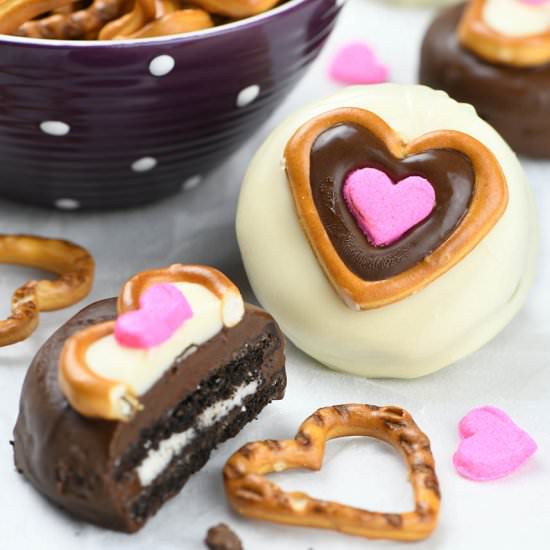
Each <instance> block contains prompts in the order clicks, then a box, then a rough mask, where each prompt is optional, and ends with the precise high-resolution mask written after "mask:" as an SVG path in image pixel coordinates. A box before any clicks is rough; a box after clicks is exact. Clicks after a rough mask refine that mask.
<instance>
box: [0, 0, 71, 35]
mask: <svg viewBox="0 0 550 550" xmlns="http://www.w3.org/2000/svg"><path fill="white" fill-rule="evenodd" d="M74 1H75V0H2V1H0V34H13V33H15V32H16V31H17V29H18V28H19V27H20V26H21V25H22V24H23V23H25V21H29V20H31V19H34V18H35V17H38V16H39V15H41V14H43V13H47V12H49V11H51V10H53V9H56V8H60V7H63V6H66V5H68V4H72V3H73V2H74Z"/></svg>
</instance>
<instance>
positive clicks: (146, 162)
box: [132, 157, 158, 172]
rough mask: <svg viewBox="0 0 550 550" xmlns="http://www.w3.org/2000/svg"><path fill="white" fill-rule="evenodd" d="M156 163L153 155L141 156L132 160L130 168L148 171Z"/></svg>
mask: <svg viewBox="0 0 550 550" xmlns="http://www.w3.org/2000/svg"><path fill="white" fill-rule="evenodd" d="M157 164H158V163H157V159H156V158H154V157H142V158H140V159H137V160H135V161H134V162H132V170H133V171H134V172H148V171H149V170H152V169H153V168H154V167H155V166H156V165H157Z"/></svg>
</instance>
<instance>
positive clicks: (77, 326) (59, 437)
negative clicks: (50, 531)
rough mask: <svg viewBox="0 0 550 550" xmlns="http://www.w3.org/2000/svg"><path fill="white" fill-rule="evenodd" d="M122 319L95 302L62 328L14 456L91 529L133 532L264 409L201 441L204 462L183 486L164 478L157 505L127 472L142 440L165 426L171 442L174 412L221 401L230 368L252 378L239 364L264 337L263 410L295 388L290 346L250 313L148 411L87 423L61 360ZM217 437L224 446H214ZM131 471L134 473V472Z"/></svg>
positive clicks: (21, 423) (30, 395)
mask: <svg viewBox="0 0 550 550" xmlns="http://www.w3.org/2000/svg"><path fill="white" fill-rule="evenodd" d="M115 316H116V300H115V299H109V300H103V301H101V302H97V303H95V304H92V305H91V306H89V307H87V308H85V309H84V310H82V311H81V312H80V313H78V314H77V315H76V316H75V317H73V319H71V320H70V321H69V322H68V323H66V324H65V325H64V326H62V327H61V328H60V329H59V330H58V331H57V332H56V333H55V334H54V335H53V336H52V337H51V338H50V339H49V340H48V341H47V342H46V343H45V344H44V346H43V347H42V348H41V349H40V351H39V352H38V354H37V355H36V357H35V359H34V361H33V363H32V365H31V367H30V369H29V371H28V373H27V376H26V378H25V382H24V385H23V389H22V394H21V401H20V411H19V417H18V419H17V424H16V426H15V430H14V453H15V465H16V468H17V469H18V470H19V472H21V473H22V474H23V475H24V476H25V477H26V478H27V479H28V480H29V481H30V482H31V483H32V484H33V485H34V486H35V487H36V488H37V489H38V490H39V491H40V492H41V493H43V494H44V495H45V496H46V497H48V498H49V499H51V500H52V501H53V502H55V503H56V504H58V505H59V506H61V507H62V508H64V509H65V510H67V511H68V512H70V513H71V514H73V515H74V516H77V517H79V518H81V519H84V520H86V521H89V522H91V523H95V524H97V525H100V526H103V527H107V528H110V529H115V530H120V531H128V532H132V531H135V530H137V529H139V528H140V527H141V526H142V525H143V523H144V521H145V520H146V519H147V517H148V516H149V515H152V514H153V513H155V512H156V510H157V509H158V508H159V507H160V505H161V504H162V502H164V500H166V499H167V498H169V497H171V496H173V495H174V494H176V493H177V492H178V491H179V489H180V488H181V486H183V484H184V483H185V481H186V479H187V477H188V476H189V475H190V473H192V472H193V471H195V470H196V469H198V468H199V467H201V466H202V464H204V462H206V460H207V459H208V456H209V454H210V450H211V449H212V448H213V447H215V446H216V444H217V443H219V442H220V441H221V436H222V435H223V436H224V437H225V438H227V437H229V436H231V435H235V433H236V432H237V431H238V430H237V429H236V428H240V427H242V425H244V423H246V422H247V421H249V420H252V419H253V418H254V416H255V415H256V414H257V413H258V412H259V410H258V408H259V407H256V410H254V407H252V406H251V407H247V409H250V410H247V411H244V412H242V411H241V409H240V408H239V410H238V411H234V414H233V415H232V418H231V420H232V422H233V425H232V426H222V427H221V428H219V429H216V430H215V431H213V432H212V433H211V434H207V436H208V437H207V439H209V440H211V441H208V442H207V443H208V444H207V445H202V442H201V441H200V436H198V439H199V441H195V443H194V444H193V447H194V449H193V450H195V448H197V449H199V450H200V453H199V454H200V456H198V457H194V458H193V460H194V462H195V464H194V465H193V464H192V465H191V466H190V468H191V471H186V472H184V473H183V474H184V475H183V474H182V472H181V470H182V468H181V466H178V468H179V473H178V476H179V477H178V478H177V479H176V478H174V477H173V478H171V479H167V478H165V479H164V480H163V479H162V477H163V476H162V475H161V476H160V478H161V479H160V481H161V482H163V483H164V485H163V487H164V489H165V492H166V494H163V495H159V494H153V493H154V491H153V490H149V493H151V494H147V495H146V496H147V498H148V499H149V498H151V499H154V503H153V504H154V505H151V504H150V503H147V502H144V501H143V498H142V500H141V501H140V500H139V497H140V496H141V495H142V493H143V492H144V488H142V487H141V486H140V484H139V481H138V478H137V476H136V474H135V472H134V471H133V470H129V469H128V470H127V471H121V468H122V469H123V466H124V463H123V458H124V457H125V456H128V453H129V451H130V450H131V449H132V448H133V447H134V448H135V447H136V444H137V443H139V442H140V440H141V441H143V440H144V439H146V440H148V441H151V440H152V439H153V441H154V438H152V435H151V434H152V429H151V426H154V425H155V424H156V425H160V426H164V431H165V434H164V437H166V436H169V435H170V434H171V433H170V432H169V431H168V428H169V427H174V426H173V425H170V424H169V422H172V423H173V422H174V414H173V411H176V410H177V408H178V405H179V406H180V407H181V404H182V402H183V403H184V404H186V403H187V402H188V401H189V400H191V402H192V403H193V404H194V405H195V406H196V409H195V410H194V411H192V412H193V413H196V412H200V410H201V407H202V408H204V406H205V405H207V404H208V403H206V401H208V399H209V398H210V397H209V396H210V395H211V394H212V393H214V392H212V391H210V388H209V387H208V385H207V384H206V383H205V380H212V379H213V380H214V382H215V384H216V386H219V387H222V388H223V385H224V380H223V378H224V374H225V371H222V370H220V368H221V367H223V366H224V365H228V364H231V363H232V362H233V364H234V365H236V368H234V369H233V370H234V371H237V372H238V373H239V372H241V371H242V370H246V369H242V368H241V363H238V361H239V358H238V357H237V355H236V354H237V351H238V350H241V351H242V350H243V349H244V350H245V352H246V351H247V350H248V349H249V348H251V347H252V343H253V342H255V341H258V340H259V339H261V338H264V339H265V338H266V337H268V338H270V340H271V341H272V342H274V344H273V345H272V346H271V348H270V353H269V356H268V357H261V361H262V362H261V366H260V370H259V371H258V372H259V373H261V378H262V380H263V381H264V390H265V391H268V392H269V395H268V396H267V398H266V400H264V401H263V402H262V403H261V406H262V407H263V406H264V405H265V404H266V403H267V402H269V401H270V400H271V399H281V398H282V397H283V394H284V386H285V381H286V377H285V372H284V340H283V336H282V334H281V332H280V330H279V328H278V327H277V325H276V323H275V321H274V320H273V318H272V317H271V316H270V315H268V314H267V313H266V312H264V311H263V310H260V309H259V308H256V307H254V306H251V305H247V306H246V313H245V316H244V318H243V320H242V321H241V322H240V323H239V324H238V325H236V326H235V327H233V328H231V329H223V330H222V331H221V332H220V333H219V334H217V335H216V336H214V337H213V338H212V339H210V340H209V341H208V342H206V343H205V344H203V345H201V346H200V347H199V348H197V350H196V351H195V352H194V353H192V354H190V355H188V356H187V357H183V358H178V359H177V360H176V361H175V363H174V365H173V366H172V367H171V368H170V369H169V370H168V371H167V372H166V373H165V374H164V376H163V377H162V378H161V379H160V380H159V381H158V382H157V383H156V384H155V385H154V386H153V387H152V388H151V389H150V390H149V391H148V392H147V393H146V394H145V395H143V396H141V398H140V400H141V402H142V404H143V405H144V410H143V411H141V412H140V413H138V414H137V415H136V416H135V418H134V419H133V420H132V421H130V422H114V421H106V420H98V419H91V418H86V417H84V416H82V415H80V414H79V413H77V412H76V411H75V410H74V409H72V408H71V406H70V405H69V403H68V402H67V400H66V399H65V397H64V395H63V394H62V393H61V390H60V388H59V385H58V382H57V373H58V361H59V356H60V353H61V350H62V347H63V344H64V342H65V341H66V340H67V338H69V337H70V336H71V335H72V334H73V333H74V332H76V331H78V330H81V329H82V328H84V327H86V326H89V325H90V324H96V323H99V322H103V321H107V320H111V319H114V318H115ZM243 376H250V374H249V373H248V374H243ZM275 382H277V383H276V384H275ZM199 384H201V385H202V388H203V393H202V395H201V396H200V399H193V398H194V397H195V394H197V393H200V392H198V387H199ZM228 389H230V387H229V386H228ZM205 390H206V391H205ZM259 391H260V390H259ZM256 397H257V396H256V395H252V396H250V397H249V399H250V400H251V404H255V403H254V399H255V398H256ZM186 398H187V400H186ZM245 404H247V405H248V403H245ZM197 408H198V410H197ZM260 410H261V409H260ZM185 412H187V413H189V412H190V411H188V410H186V411H185ZM194 416H195V415H194V414H187V415H186V418H184V419H183V421H184V422H187V423H189V422H192V420H193V418H194ZM189 417H190V418H189ZM175 420H178V419H175ZM214 432H215V433H214ZM214 437H215V438H216V440H215V441H214V440H212V439H213V438H214ZM134 454H135V453H134ZM131 457H132V453H130V458H131ZM130 466H131V467H133V464H130ZM153 485H154V484H153ZM151 489H154V487H152V488H151ZM157 493H158V491H157ZM132 502H134V503H137V504H136V505H134V506H133V508H132V506H131V505H130V504H131V503H132ZM138 508H139V510H138ZM141 512H143V513H142V514H141ZM145 512H146V513H145ZM140 514H141V515H140Z"/></svg>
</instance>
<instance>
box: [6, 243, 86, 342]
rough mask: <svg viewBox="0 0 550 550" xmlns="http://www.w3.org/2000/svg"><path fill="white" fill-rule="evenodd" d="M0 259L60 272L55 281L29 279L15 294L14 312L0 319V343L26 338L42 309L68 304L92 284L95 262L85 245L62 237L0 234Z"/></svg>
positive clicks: (48, 309)
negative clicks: (49, 237) (61, 238)
mask: <svg viewBox="0 0 550 550" xmlns="http://www.w3.org/2000/svg"><path fill="white" fill-rule="evenodd" d="M0 263H5V264H15V265H25V266H30V267H36V268H38V269H44V270H45V271H50V272H52V273H56V274H58V275H59V278H58V279H56V280H54V281H49V280H43V281H28V282H27V283H25V284H24V285H23V286H22V287H20V288H18V289H17V290H16V291H15V293H14V294H13V298H12V308H11V309H12V313H11V315H10V317H9V318H8V319H5V320H0V346H7V345H9V344H14V343H15V342H19V341H21V340H24V339H25V338H27V337H28V336H29V335H30V334H31V333H32V332H33V331H34V329H35V328H36V325H37V324H38V316H39V312H40V311H52V310H56V309H62V308H65V307H69V306H71V305H73V304H75V303H76V302H79V301H80V300H82V298H84V297H85V296H86V295H87V294H88V293H89V292H90V289H91V287H92V282H93V277H94V268H95V263H94V260H93V258H92V256H91V255H90V254H89V252H88V251H87V250H85V249H84V248H82V247H80V246H78V245H76V244H73V243H71V242H68V241H64V240H60V239H45V238H42V237H36V236H33V235H0Z"/></svg>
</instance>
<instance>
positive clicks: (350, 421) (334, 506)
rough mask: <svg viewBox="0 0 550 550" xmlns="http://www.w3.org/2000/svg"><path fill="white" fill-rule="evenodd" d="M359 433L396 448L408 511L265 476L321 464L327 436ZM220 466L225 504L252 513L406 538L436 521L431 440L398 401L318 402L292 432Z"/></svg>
mask: <svg viewBox="0 0 550 550" xmlns="http://www.w3.org/2000/svg"><path fill="white" fill-rule="evenodd" d="M359 435H362V436H370V437H375V438H377V439H381V440H382V441H385V442H387V443H389V444H390V445H392V446H393V447H395V448H396V449H397V450H399V451H400V453H401V455H402V456H403V458H404V459H405V460H406V462H407V464H408V467H409V479H410V482H411V484H412V487H413V491H414V496H415V509H414V511H412V512H407V513H404V514H389V513H380V512H370V511H368V510H361V509H358V508H353V507H350V506H345V505H343V504H339V503H336V502H330V501H324V500H318V499H315V498H312V497H310V496H309V495H307V494H305V493H299V492H294V493H287V492H285V491H283V490H282V489H281V488H280V487H279V486H277V485H276V484H275V483H272V482H271V481H268V480H267V479H266V478H265V477H264V476H265V475H266V474H269V473H272V472H282V471H284V470H289V469H296V468H307V469H310V470H320V469H321V467H322V465H323V456H324V452H325V444H326V442H327V440H330V439H334V438H336V437H347V436H359ZM223 473H224V481H225V493H226V496H227V498H228V500H229V502H230V504H231V506H232V507H233V508H234V509H235V510H236V511H237V512H239V513H240V514H242V515H244V516H248V517H251V518H255V519H262V520H267V521H273V522H276V523H286V524H289V525H298V526H302V527H319V528H323V529H332V530H335V531H341V532H343V533H348V534H351V535H357V536H363V537H368V538H375V539H376V538H378V539H381V538H386V539H396V540H409V541H412V540H420V539H423V538H426V537H428V536H429V535H430V534H431V533H432V531H433V530H434V529H435V527H436V526H437V520H438V515H439V505H440V494H439V484H438V481H437V476H436V474H435V462H434V459H433V456H432V453H431V449H430V441H429V439H428V437H427V436H426V435H425V434H424V433H423V432H422V431H421V430H420V429H419V428H418V426H417V425H416V424H415V422H414V420H413V419H412V417H411V415H410V414H409V413H408V412H406V411H404V410H403V409H401V408H399V407H376V406H372V405H360V404H351V405H337V406H334V407H327V408H323V409H319V410H318V411H317V412H316V413H314V414H313V415H312V416H310V417H309V418H308V419H307V420H306V421H305V422H304V423H303V424H302V426H301V427H300V429H299V431H298V434H297V435H296V438H295V439H291V440H287V441H273V440H268V441H258V442H256V443H249V444H247V445H245V446H244V447H242V448H241V449H240V450H239V451H237V452H236V453H235V454H234V455H233V456H232V457H231V458H230V459H229V460H228V461H227V463H226V465H225V468H224V472H223Z"/></svg>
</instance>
